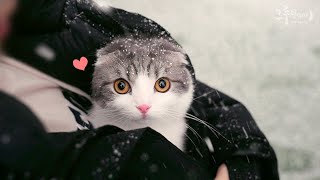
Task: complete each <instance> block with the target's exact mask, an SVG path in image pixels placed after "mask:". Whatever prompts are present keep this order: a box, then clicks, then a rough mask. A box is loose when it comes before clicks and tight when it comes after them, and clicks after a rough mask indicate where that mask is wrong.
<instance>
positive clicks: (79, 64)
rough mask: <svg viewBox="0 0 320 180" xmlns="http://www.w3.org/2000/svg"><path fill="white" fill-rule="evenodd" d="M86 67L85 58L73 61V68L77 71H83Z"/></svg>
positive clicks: (86, 60)
mask: <svg viewBox="0 0 320 180" xmlns="http://www.w3.org/2000/svg"><path fill="white" fill-rule="evenodd" d="M87 65H88V59H87V58H86V57H81V58H80V60H78V59H75V60H73V67H75V68H76V69H78V70H81V71H84V70H85V69H86V67H87Z"/></svg>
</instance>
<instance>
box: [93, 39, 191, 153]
mask: <svg viewBox="0 0 320 180" xmlns="http://www.w3.org/2000/svg"><path fill="white" fill-rule="evenodd" d="M188 65H189V62H188V61H187V60H186V54H185V53H184V51H183V50H182V48H181V47H180V46H178V45H176V44H174V43H173V42H170V41H169V40H166V39H163V38H132V37H127V38H118V39H116V40H114V41H112V42H111V43H109V44H108V45H106V46H105V47H103V48H101V49H100V50H98V51H97V61H96V63H95V68H94V73H93V80H92V98H93V102H94V103H93V104H94V105H93V108H92V111H91V113H90V119H91V122H92V124H93V125H94V126H95V127H101V126H104V125H114V126H117V127H119V128H122V129H124V130H132V129H139V128H145V127H150V128H152V129H154V130H156V131H157V132H159V133H161V134H162V135H163V136H164V137H166V138H167V139H168V140H169V141H170V142H171V143H173V144H174V145H175V146H177V147H178V148H179V149H181V150H182V151H183V149H184V142H185V133H186V130H187V125H186V120H185V116H186V113H187V111H188V109H189V107H190V105H191V102H192V99H193V91H194V82H193V78H192V76H191V73H190V72H189V70H188V69H187V66H188Z"/></svg>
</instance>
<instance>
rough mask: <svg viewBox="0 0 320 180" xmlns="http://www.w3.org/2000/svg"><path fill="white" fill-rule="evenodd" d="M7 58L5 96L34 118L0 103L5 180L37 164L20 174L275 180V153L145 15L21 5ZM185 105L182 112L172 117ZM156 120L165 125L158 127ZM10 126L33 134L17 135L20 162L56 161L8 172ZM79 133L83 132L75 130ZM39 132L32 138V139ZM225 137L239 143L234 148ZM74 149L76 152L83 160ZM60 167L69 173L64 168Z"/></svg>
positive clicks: (83, 6)
mask: <svg viewBox="0 0 320 180" xmlns="http://www.w3.org/2000/svg"><path fill="white" fill-rule="evenodd" d="M5 1H6V0H5ZM5 1H4V2H5ZM1 3H3V2H1ZM1 7H3V6H1ZM1 12H3V11H1ZM39 14H40V15H39ZM3 17H4V16H3ZM146 20H147V21H146ZM4 22H5V23H4V24H6V25H7V24H8V22H6V21H4ZM0 24H1V23H0ZM1 26H2V25H1ZM3 27H5V26H3ZM35 27H36V28H35ZM136 34H139V35H138V37H135V35H136ZM141 34H142V35H141ZM132 35H133V36H132ZM135 45H137V47H135ZM147 47H153V48H151V49H150V48H147ZM97 50H99V51H98V52H96V51H97ZM136 52H139V53H136ZM5 53H6V54H7V55H6V56H5V57H2V58H1V61H0V63H1V65H0V77H1V78H2V81H1V84H0V90H2V91H4V92H5V93H7V94H10V95H12V96H14V97H15V98H16V99H18V100H19V101H21V102H23V103H24V104H26V105H27V108H28V109H31V111H32V113H31V112H29V111H28V112H25V110H23V113H22V114H28V116H27V115H25V117H29V118H28V119H31V120H30V121H29V122H30V123H25V121H21V122H19V121H18V120H19V119H20V118H21V117H20V118H19V117H16V116H14V115H15V114H14V113H4V112H10V111H11V112H13V111H16V112H20V111H22V110H21V109H25V107H20V106H21V105H18V104H19V103H18V102H16V100H14V99H11V98H10V97H7V95H6V94H3V93H1V94H0V95H1V96H0V97H1V100H2V102H8V103H6V104H8V105H10V106H9V107H7V106H5V105H3V104H1V103H0V106H1V107H2V108H1V109H2V110H0V119H1V115H2V114H4V115H2V116H3V117H2V120H1V124H2V125H3V127H5V128H4V129H6V133H3V132H1V130H0V135H1V136H0V137H1V140H2V143H3V142H5V144H6V146H3V145H1V143H0V151H3V152H11V154H8V153H3V154H6V157H3V158H2V157H1V158H0V159H1V160H0V166H1V167H2V166H3V167H5V168H4V170H2V171H1V172H0V176H2V175H4V176H7V177H9V176H10V177H11V176H13V175H15V174H17V175H21V174H19V173H21V171H23V174H24V175H25V173H26V170H27V169H28V168H29V167H33V168H34V169H32V168H31V170H29V171H27V172H29V173H32V170H33V171H35V172H37V173H40V174H41V176H44V177H54V176H55V177H72V178H76V177H81V178H85V177H91V178H103V179H105V178H109V179H112V178H115V179H121V178H125V177H126V176H131V177H137V179H139V177H141V178H142V177H149V178H151V179H158V178H160V179H164V178H169V177H171V178H172V177H176V178H177V179H207V178H208V177H210V178H211V179H212V178H214V177H215V179H248V178H256V179H278V174H277V161H276V157H275V154H274V151H273V150H272V148H271V146H270V145H269V143H268V142H267V140H266V139H265V137H264V135H263V134H262V133H261V131H260V130H259V128H258V127H257V125H256V124H255V122H254V120H253V119H252V117H251V115H250V114H249V113H248V111H247V110H246V109H245V108H244V107H243V105H242V104H240V103H239V102H237V101H236V100H234V99H232V98H230V97H228V96H226V95H224V94H223V93H220V92H218V91H216V90H214V89H212V88H210V87H208V86H206V85H205V84H203V83H201V82H199V81H197V80H196V79H195V76H194V72H193V68H192V65H191V62H190V60H189V58H188V56H187V54H186V53H185V52H184V51H183V49H182V48H181V47H180V46H179V45H178V44H177V43H176V42H175V41H174V40H173V39H172V38H171V36H170V34H169V33H168V32H167V31H165V30H164V29H163V28H162V27H161V26H159V25H158V24H156V23H155V22H153V21H151V20H149V19H147V18H145V17H143V16H141V15H138V14H134V13H129V12H126V11H123V10H120V9H116V8H111V7H109V8H108V10H106V9H105V8H101V7H99V6H97V5H96V4H95V3H94V2H93V1H69V0H66V1H64V0H60V1H44V0H37V1H34V0H24V1H19V7H18V10H17V13H16V14H15V18H14V21H13V31H12V34H11V36H10V37H9V38H8V41H7V42H6V44H5ZM158 54H160V55H158ZM96 55H97V56H96ZM138 55H139V56H138ZM81 57H86V58H87V60H88V63H89V64H88V65H87V67H86V69H85V71H79V70H77V69H75V68H74V67H73V65H72V62H73V61H74V60H76V59H80V58H81ZM163 59H165V60H175V61H165V60H163ZM164 63H168V64H164ZM122 67H123V68H122ZM138 67H141V68H138ZM163 68H164V69H165V70H161V69H163ZM106 69H107V70H108V71H107V72H105V70H106ZM143 70H146V71H143ZM111 72H112V73H111ZM142 72H144V73H142ZM177 72H180V74H176V75H175V74H172V73H177ZM148 73H149V74H148ZM92 75H93V78H92ZM178 77H179V78H178ZM30 79H32V81H31V80H30ZM13 82H14V83H13ZM91 82H92V84H91ZM139 84H140V85H139ZM143 86H146V87H150V91H146V89H147V88H146V89H141V87H143ZM192 91H194V93H190V92H192ZM141 93H143V95H147V94H149V96H150V99H151V100H152V102H151V101H150V99H144V100H143V99H142V98H141V97H145V96H141V95H139V94H141ZM89 95H92V98H91V97H90V96H89ZM176 96H177V97H180V98H177V97H176ZM157 98H158V99H159V100H158V101H157V100H155V99H157ZM166 98H167V99H168V100H166ZM194 98H196V101H193V99H194ZM137 99H138V100H137ZM42 100H44V101H42ZM130 101H131V102H132V106H130V107H129V106H128V105H130ZM136 101H139V102H136ZM172 101H174V102H172ZM180 101H181V102H180ZM48 102H50V103H48ZM134 102H136V103H137V104H136V105H134ZM221 102H222V103H223V104H225V106H226V107H227V109H228V111H226V110H225V109H226V107H222V105H220V104H221ZM161 103H163V105H162V104H161ZM170 103H173V104H170ZM174 103H176V104H174ZM180 105H185V107H181V111H178V110H174V109H178V108H180ZM127 106H128V107H127ZM172 107H175V108H172ZM8 108H9V109H10V110H7V111H3V110H5V109H8ZM126 108H127V109H126ZM166 108H168V109H166ZM18 109H19V110H20V111H18ZM121 109H122V110H123V111H121ZM188 109H190V110H189V111H187V110H188ZM33 113H34V114H35V115H30V114H33ZM134 117H136V118H134ZM7 118H9V119H11V122H9V121H5V120H6V119H7ZM117 119H118V121H114V120H117ZM137 119H145V120H146V122H149V120H150V122H151V120H154V121H155V123H151V124H148V125H147V127H151V128H153V129H154V130H156V131H157V132H159V133H161V135H163V136H164V137H165V138H166V139H168V140H169V141H170V142H171V143H173V144H174V145H175V146H177V147H178V148H180V149H181V150H183V151H184V153H182V152H181V151H179V150H178V149H177V148H175V147H174V146H173V145H171V143H170V142H169V141H167V140H166V139H165V138H163V137H162V136H161V135H160V134H158V133H156V132H155V131H153V130H151V129H142V130H134V129H139V128H144V127H146V125H145V124H144V125H142V126H141V124H140V125H139V122H135V120H137ZM162 119H163V120H168V121H167V123H164V122H166V121H163V122H161V123H160V121H161V120H162ZM123 121H127V122H125V123H124V124H121V123H120V122H123ZM31 122H33V123H31ZM40 122H41V124H40ZM14 123H16V124H15V125H16V126H17V127H19V126H21V125H22V126H24V127H30V128H29V129H30V132H29V131H27V132H25V131H22V133H21V134H23V136H22V135H21V134H19V133H18V135H20V136H19V137H22V139H28V138H30V139H31V140H30V142H37V145H36V146H32V145H34V144H31V145H30V146H26V145H25V146H22V147H24V148H22V149H21V150H24V149H27V150H26V151H22V152H25V156H28V155H30V152H31V155H30V156H31V157H35V155H34V154H36V153H39V155H40V157H48V156H47V155H48V154H51V155H52V156H51V158H49V159H47V160H46V162H44V161H43V160H37V158H34V159H35V161H34V163H30V164H31V165H30V164H29V165H26V164H25V163H23V161H21V159H25V158H20V159H18V160H17V162H21V163H16V164H14V165H13V164H12V163H10V162H12V158H11V157H12V156H16V153H15V152H17V151H16V150H15V148H16V147H17V146H8V145H10V142H15V143H18V144H19V142H20V141H21V140H20V141H11V140H12V138H13V137H15V136H13V137H11V138H9V137H10V136H8V135H6V134H10V132H11V131H9V130H10V128H9V127H13V125H12V124H14ZM19 123H20V125H19ZM24 123H25V124H24ZM119 123H120V124H119ZM175 123H176V124H175ZM30 124H31V125H30ZM105 125H115V126H117V127H120V128H121V129H123V130H126V131H122V130H121V129H118V128H116V127H114V126H105ZM233 125H237V126H240V127H241V125H243V126H244V125H245V126H246V127H247V126H249V128H248V129H249V130H250V131H249V130H248V131H249V132H248V135H249V138H246V136H244V135H243V132H242V130H239V129H236V128H230V127H233ZM42 126H43V127H42ZM93 126H94V127H99V126H101V128H98V129H97V130H95V129H93ZM188 127H190V128H189V129H188V130H187V129H185V130H184V128H188ZM170 128H177V129H175V130H169V129H170ZM27 129H28V128H27ZM77 129H82V130H84V131H79V132H73V131H75V130H77ZM85 129H89V130H85ZM31 130H32V131H31ZM132 130H133V131H132ZM166 130H167V131H166ZM179 130H183V131H182V132H181V133H179V132H177V131H179ZM12 131H13V130H12ZM45 131H46V132H51V133H50V134H46V133H45ZM34 132H37V133H36V134H38V135H39V137H34V136H32V134H34ZM65 132H71V133H65ZM172 133H173V134H172ZM3 134H4V135H3ZM171 134H172V135H171ZM180 135H183V136H184V135H185V136H184V138H178V137H179V136H180ZM237 135H238V136H237ZM232 136H233V137H238V138H237V139H233V140H232V142H231V140H230V139H231V137H232ZM8 139H9V140H8ZM3 140H4V141H3ZM127 142H129V143H127ZM135 142H139V143H135ZM70 144H71V145H74V146H70ZM19 147H21V146H19ZM34 147H37V148H34ZM70 147H76V150H74V149H73V148H70ZM4 150H7V151H4ZM9 150H10V151H9ZM40 150H41V152H40ZM159 150H161V151H159ZM61 151H63V152H67V153H66V154H67V155H68V156H67V157H73V159H75V160H76V161H70V159H68V158H61V157H66V154H61V153H60V152H61ZM77 152H82V153H81V157H80V156H78V155H77ZM181 153H182V154H181ZM20 154H24V153H21V152H20ZM129 154H130V156H128V155H129ZM125 155H127V156H125ZM21 157H23V156H22V155H21ZM10 159H11V161H10ZM57 159H60V161H57ZM61 159H62V160H61ZM95 159H96V160H99V161H95ZM150 161H153V163H152V162H150ZM57 162H59V164H66V165H65V166H63V167H60V166H57V165H56V164H55V163H57ZM73 162H78V163H79V164H77V165H75V164H74V163H73ZM119 162H122V163H119ZM174 162H180V163H181V164H179V163H177V164H175V163H174ZM109 164H112V167H111V166H107V165H109ZM119 164H122V165H121V166H120V165H119ZM39 167H41V168H39ZM125 167H127V168H125ZM128 167H129V168H128ZM182 167H183V168H182ZM52 169H55V172H53V171H52ZM69 169H74V171H73V172H72V173H70V172H68V171H69ZM89 170H90V171H89ZM120 170H122V171H120ZM228 170H229V171H228ZM11 171H12V172H14V173H11ZM88 174H89V175H88ZM27 175H28V173H27ZM37 175H39V174H37ZM66 175H67V176H66ZM39 176H40V175H39ZM210 178H209V179H210Z"/></svg>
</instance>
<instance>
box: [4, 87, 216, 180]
mask: <svg viewBox="0 0 320 180" xmlns="http://www.w3.org/2000/svg"><path fill="white" fill-rule="evenodd" d="M0 123H1V128H0V179H129V178H130V179H132V178H134V179H190V180H193V179H199V180H203V179H213V176H212V174H211V173H210V172H208V171H206V170H205V168H203V167H202V166H201V164H199V163H198V162H196V161H195V160H192V159H191V158H190V157H188V156H187V155H185V154H184V153H182V152H181V151H180V150H179V149H177V148H176V147H175V146H174V145H173V144H171V143H170V142H168V141H167V140H166V139H165V138H164V137H163V136H161V135H160V134H159V133H157V132H155V131H154V130H152V129H150V128H145V129H140V130H134V131H127V132H124V131H122V130H121V129H119V128H116V127H113V126H106V127H102V128H100V129H98V130H92V131H78V132H73V133H57V134H46V133H45V130H44V128H43V127H42V126H41V124H40V122H39V121H38V120H37V118H36V117H35V116H34V115H33V114H32V112H31V111H29V110H28V108H27V107H25V106H24V105H22V104H21V103H19V102H18V101H16V100H15V99H14V98H12V97H9V96H8V95H6V94H3V93H1V92H0Z"/></svg>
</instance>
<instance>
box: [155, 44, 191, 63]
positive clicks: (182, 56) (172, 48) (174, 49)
mask: <svg viewBox="0 0 320 180" xmlns="http://www.w3.org/2000/svg"><path fill="white" fill-rule="evenodd" d="M158 41H159V47H160V49H163V50H166V51H169V53H170V54H171V55H173V56H174V57H175V59H178V60H180V62H181V63H183V64H186V65H189V64H190V63H189V61H188V60H187V53H186V52H185V51H184V49H182V47H181V46H179V45H178V44H177V43H175V42H171V41H169V40H167V39H159V40H158Z"/></svg>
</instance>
